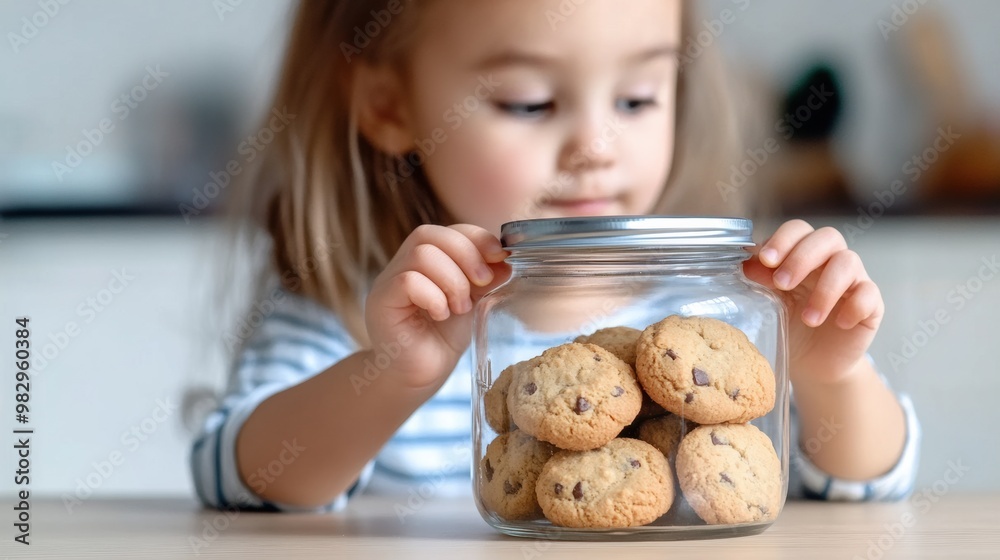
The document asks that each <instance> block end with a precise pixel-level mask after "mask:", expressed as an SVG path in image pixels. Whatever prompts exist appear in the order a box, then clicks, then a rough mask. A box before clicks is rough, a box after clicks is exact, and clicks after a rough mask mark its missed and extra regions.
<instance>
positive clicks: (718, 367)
mask: <svg viewBox="0 0 1000 560" xmlns="http://www.w3.org/2000/svg"><path fill="white" fill-rule="evenodd" d="M774 402H775V378H774V373H773V371H772V370H771V367H770V365H769V364H768V362H767V360H766V359H765V358H764V357H763V356H762V355H761V354H760V352H759V351H758V350H757V348H756V347H755V346H754V345H753V344H752V343H751V342H750V341H749V340H748V339H747V337H746V335H745V334H743V332H742V331H740V330H739V329H737V328H735V327H732V326H730V325H728V324H726V323H724V322H722V321H718V320H715V319H709V318H701V317H688V318H684V317H679V316H670V317H667V318H666V319H664V320H662V321H660V322H658V323H656V324H653V325H650V326H649V327H647V328H646V329H645V330H644V331H639V330H637V329H631V328H628V327H613V328H608V329H602V330H600V331H597V332H596V333H594V334H593V335H590V336H586V337H579V338H577V339H576V340H575V341H574V342H571V343H568V344H563V345H560V346H556V347H554V348H550V349H548V350H546V351H545V352H543V353H542V355H541V356H537V357H534V358H532V359H530V360H526V361H524V362H519V363H516V364H514V365H512V366H510V367H508V368H506V369H504V370H503V371H502V372H501V374H500V375H499V376H498V377H497V379H496V380H495V381H494V383H493V385H492V386H491V387H490V389H489V390H488V391H487V392H486V394H485V395H484V403H483V405H484V411H485V417H486V421H487V423H488V424H489V425H490V427H492V428H493V430H494V431H495V432H496V433H497V434H499V435H498V437H497V438H496V439H494V440H493V441H492V442H491V443H490V444H489V446H488V447H487V449H486V453H485V454H484V456H483V458H482V460H481V461H480V465H479V477H478V480H479V483H480V488H479V495H480V498H481V499H482V502H483V505H484V506H485V507H486V508H487V509H489V510H490V511H492V512H494V513H495V514H496V515H498V516H500V517H501V518H503V519H505V520H508V521H516V520H530V519H538V518H540V517H541V516H544V517H545V518H546V519H548V520H549V521H551V522H552V523H554V524H556V525H561V526H565V527H581V528H618V527H633V526H639V525H646V524H649V523H652V522H654V521H656V520H658V519H661V518H663V520H662V523H665V524H673V525H690V524H694V523H700V522H702V521H704V522H707V523H712V524H733V523H748V522H757V521H763V520H768V519H772V518H773V517H774V516H775V515H776V514H777V512H778V509H779V507H780V502H781V488H782V483H781V463H780V461H779V460H778V457H777V454H776V453H775V451H774V447H773V446H772V444H771V440H770V439H769V438H768V437H767V436H766V435H765V434H764V433H763V432H761V431H760V430H759V429H757V428H756V427H754V426H752V425H750V424H747V422H749V421H750V420H752V419H754V418H758V417H760V416H763V415H764V414H767V413H768V412H769V411H770V410H771V409H772V408H773V407H774Z"/></svg>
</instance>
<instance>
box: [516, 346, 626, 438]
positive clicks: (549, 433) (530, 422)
mask: <svg viewBox="0 0 1000 560" xmlns="http://www.w3.org/2000/svg"><path fill="white" fill-rule="evenodd" d="M641 402H642V390H641V389H640V388H639V384H638V382H637V381H636V380H635V375H634V373H633V371H632V368H631V367H630V366H629V365H628V364H626V363H625V362H623V361H622V360H621V359H619V358H618V357H617V356H615V355H614V354H612V353H611V352H608V351H607V350H605V349H603V348H601V347H600V346H596V345H593V344H578V343H575V342H571V343H568V344H563V345H561V346H556V347H555V348H550V349H548V350H546V351H545V352H544V353H543V354H542V355H541V356H539V358H538V362H537V364H535V365H534V367H526V368H524V369H518V368H515V369H514V370H513V377H512V379H511V383H510V387H509V389H508V391H507V408H508V410H510V415H511V418H512V419H513V421H514V423H515V424H516V425H517V426H518V427H519V428H520V429H521V430H523V431H524V432H525V433H527V434H530V435H532V436H534V437H536V438H538V439H540V440H542V441H547V442H549V443H552V444H553V445H555V446H557V447H559V448H561V449H571V450H577V451H582V450H587V449H596V448H598V447H600V446H602V445H604V444H605V443H607V442H609V441H611V440H612V439H614V438H615V436H616V435H618V433H619V432H621V430H622V428H624V427H625V426H628V425H629V424H630V423H631V422H632V421H633V420H634V419H635V416H636V414H637V413H638V412H639V406H640V404H641Z"/></svg>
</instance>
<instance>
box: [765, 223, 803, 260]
mask: <svg viewBox="0 0 1000 560" xmlns="http://www.w3.org/2000/svg"><path fill="white" fill-rule="evenodd" d="M812 232H813V227H812V226H811V225H809V224H808V223H806V222H805V221H803V220H790V221H787V222H785V223H783V224H781V226H780V227H779V228H778V230H777V231H775V232H774V235H772V236H771V237H770V238H769V239H768V240H767V241H765V242H764V244H763V245H762V246H761V247H760V251H759V252H758V253H757V255H758V257H759V258H760V262H761V263H763V264H764V266H767V267H770V268H775V267H777V266H778V265H779V264H781V263H782V261H784V260H785V257H787V256H788V253H790V252H791V250H792V248H793V247H795V246H796V245H798V244H799V242H800V241H802V240H803V239H804V238H805V237H806V236H807V235H809V234H810V233H812Z"/></svg>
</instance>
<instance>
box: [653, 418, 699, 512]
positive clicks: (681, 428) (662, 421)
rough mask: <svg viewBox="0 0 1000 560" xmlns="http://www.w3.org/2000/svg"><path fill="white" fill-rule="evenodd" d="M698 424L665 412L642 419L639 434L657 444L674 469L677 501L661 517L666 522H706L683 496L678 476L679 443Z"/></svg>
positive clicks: (657, 447)
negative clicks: (663, 414)
mask: <svg viewBox="0 0 1000 560" xmlns="http://www.w3.org/2000/svg"><path fill="white" fill-rule="evenodd" d="M697 427H698V424H695V423H694V422H692V421H690V420H684V419H683V418H681V417H680V416H677V415H676V414H669V413H668V414H666V415H665V416H659V417H656V418H650V419H648V420H645V421H643V422H641V423H639V428H638V438H639V439H641V440H642V441H645V442H646V443H648V444H650V445H652V446H653V447H655V448H656V449H657V450H658V451H659V452H660V453H663V455H664V457H666V458H667V463H669V464H670V468H671V470H673V471H674V475H675V476H674V477H673V482H674V493H675V495H676V496H677V497H676V498H674V505H673V506H671V507H670V511H668V512H667V514H666V515H665V516H664V518H663V519H662V520H661V521H662V522H663V523H664V524H667V525H699V524H703V523H704V522H703V521H702V520H701V518H700V517H698V515H697V514H695V512H694V510H692V509H691V506H690V504H688V503H687V500H685V499H684V495H683V494H682V493H681V489H680V483H679V482H678V480H677V476H676V473H677V470H676V467H675V465H676V460H677V448H678V447H680V444H681V440H682V439H683V438H684V436H685V435H687V433H688V432H690V431H691V430H693V429H695V428H697Z"/></svg>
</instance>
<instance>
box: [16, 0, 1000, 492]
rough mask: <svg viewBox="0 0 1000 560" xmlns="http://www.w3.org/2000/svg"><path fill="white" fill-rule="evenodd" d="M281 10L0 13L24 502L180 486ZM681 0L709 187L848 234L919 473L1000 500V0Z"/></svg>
mask: <svg viewBox="0 0 1000 560" xmlns="http://www.w3.org/2000/svg"><path fill="white" fill-rule="evenodd" d="M293 5H294V3H293V2H291V1H289V0H274V1H260V0H258V1H256V2H252V1H248V0H243V1H236V0H215V1H211V2H210V1H205V0H175V1H173V2H169V3H168V2H160V3H148V2H142V3H135V2H126V1H125V0H98V1H93V2H87V3H83V2H70V3H67V4H66V5H63V4H62V3H60V2H58V1H51V2H41V1H40V2H35V1H23V2H4V3H2V4H0V31H2V32H3V35H4V37H5V43H6V44H5V45H3V46H2V47H0V298H2V299H0V306H2V309H0V311H2V314H0V320H2V321H8V322H12V321H13V318H15V317H19V316H24V315H27V316H30V317H31V328H32V337H33V341H34V343H35V345H36V362H35V363H34V369H35V371H34V374H33V384H32V397H31V398H32V401H31V402H32V423H33V424H34V425H35V427H36V433H37V436H36V442H37V443H36V447H35V449H33V454H34V456H35V460H34V461H33V463H32V466H33V468H34V469H35V470H36V473H35V475H36V476H35V477H34V478H33V481H32V488H33V491H37V492H39V493H46V494H51V495H56V496H68V495H74V496H76V497H78V498H79V497H81V496H91V495H121V494H140V493H141V494H183V495H192V492H193V491H192V489H191V488H192V487H191V484H190V481H189V478H188V476H189V475H188V470H187V456H188V455H187V453H188V442H189V441H190V439H191V437H192V433H191V430H192V428H193V427H192V426H191V425H189V424H186V423H185V421H184V418H183V417H182V416H183V415H182V414H181V413H180V408H179V406H180V402H181V395H182V393H183V392H184V391H185V390H186V389H188V388H191V387H199V386H207V387H215V388H221V387H222V386H223V383H224V380H225V352H224V347H223V344H222V343H221V339H222V337H223V336H224V335H225V334H226V333H227V332H229V331H231V329H233V328H234V326H233V325H234V323H235V318H234V317H227V316H220V315H219V314H217V313H215V312H214V302H215V301H216V299H217V297H218V296H219V293H220V291H221V292H224V293H227V294H229V295H232V294H230V293H229V292H232V291H236V292H239V290H241V289H242V288H243V286H241V285H239V284H237V283H232V282H230V280H231V279H230V278H227V277H225V276H223V273H222V272H221V270H222V269H221V268H220V267H219V266H217V265H218V263H219V262H221V261H222V260H223V255H224V254H225V253H224V249H222V248H221V247H224V237H225V236H224V234H223V229H224V228H223V225H222V223H221V219H220V217H219V213H218V211H217V209H218V208H219V206H220V205H221V203H222V202H223V201H224V200H225V195H226V188H227V186H229V184H230V182H231V181H232V180H233V179H234V178H235V176H236V175H238V173H233V172H232V171H231V170H230V171H227V167H229V164H230V163H231V162H233V161H235V162H236V163H237V168H239V169H240V170H242V169H243V168H244V167H245V164H246V163H248V162H249V161H250V159H252V157H253V155H254V154H256V153H259V151H261V150H263V149H266V145H267V143H268V141H269V140H268V138H267V136H266V135H264V134H262V133H261V129H260V128H259V124H258V123H259V122H260V119H261V117H262V116H263V115H264V114H265V113H267V112H268V111H269V110H270V109H271V108H270V107H269V105H268V100H269V96H270V93H271V89H272V87H273V85H274V83H275V75H276V72H277V69H278V62H279V59H280V55H281V50H282V48H283V45H284V38H285V32H286V29H287V27H288V25H289V19H290V10H291V8H292V7H293ZM699 6H700V8H701V10H702V14H701V16H700V17H699V18H698V19H699V24H698V26H697V29H696V31H697V33H696V36H695V38H694V40H693V42H691V43H689V44H687V45H683V46H682V47H683V50H684V51H685V52H687V53H689V54H690V55H691V56H697V53H698V52H699V49H704V48H715V47H718V48H721V50H722V51H723V52H724V54H725V55H726V58H727V59H728V63H729V65H730V69H731V78H732V79H731V86H730V87H731V88H732V94H733V98H734V99H736V100H737V101H738V102H739V104H740V108H741V109H742V112H743V115H744V119H745V120H746V127H745V130H746V132H745V138H744V142H745V145H746V150H747V151H746V152H745V154H746V155H745V157H744V158H743V159H742V160H741V161H740V162H738V163H736V164H735V165H734V166H733V167H732V168H731V169H730V170H728V171H727V172H726V173H724V175H725V176H726V180H724V181H720V182H719V184H717V185H715V187H716V188H717V189H719V190H720V192H723V191H725V190H726V189H739V188H740V187H741V185H742V184H743V183H744V182H746V181H751V180H752V181H753V182H754V183H757V184H759V185H766V186H767V188H768V190H769V192H770V194H771V195H773V197H772V198H773V200H775V201H776V204H775V213H776V216H775V218H776V219H783V218H784V217H787V216H797V217H798V216H802V217H807V218H808V219H810V221H811V222H813V223H814V224H816V225H817V226H818V225H832V226H834V227H837V228H838V229H840V230H841V231H842V232H843V233H844V234H845V236H846V237H847V239H848V242H849V244H850V246H851V247H852V248H853V249H855V250H856V251H858V252H859V253H860V254H861V255H862V257H863V259H864V261H865V263H866V266H867V267H868V269H869V272H870V274H871V275H872V277H873V278H874V279H875V280H876V281H877V282H878V284H879V286H880V287H881V289H882V291H883V294H884V296H885V298H886V302H887V307H888V314H887V319H886V322H885V324H884V326H883V328H882V330H881V332H880V335H879V337H878V339H877V341H876V343H875V346H874V348H873V349H872V355H873V357H874V358H875V360H876V361H877V363H878V364H879V366H880V367H881V369H882V370H883V371H884V372H885V373H886V375H887V377H889V379H890V380H891V381H892V382H893V384H894V385H896V386H898V387H900V388H902V389H904V390H906V391H908V392H909V393H911V394H912V396H913V398H914V401H915V403H916V406H917V409H918V411H919V412H920V414H921V418H922V422H923V426H924V434H925V435H924V440H925V441H924V451H923V457H922V463H921V471H920V479H919V482H918V488H920V487H921V485H922V486H927V485H930V484H932V483H933V482H935V481H938V480H939V479H940V478H941V477H942V476H943V474H944V472H945V471H946V469H947V465H948V462H949V461H962V462H963V463H964V464H967V465H969V467H970V470H969V472H968V474H967V475H965V476H964V477H963V478H962V480H960V481H959V483H958V484H957V485H956V488H960V489H964V490H977V489H986V488H990V489H994V490H996V489H1000V482H998V481H997V479H996V478H995V476H993V475H994V474H995V472H996V468H997V466H998V465H1000V450H998V448H997V447H996V446H995V445H983V441H981V436H980V434H981V431H982V430H983V429H984V428H983V427H984V426H988V425H990V424H991V423H993V422H996V421H998V420H1000V415H998V413H997V409H996V406H995V405H994V404H993V402H992V401H993V399H994V395H996V394H997V393H1000V375H997V374H1000V366H998V365H997V364H998V360H997V358H996V353H995V352H993V351H992V350H993V349H992V348H991V343H995V342H994V339H995V338H996V337H995V335H994V334H993V333H995V332H996V317H997V316H998V312H1000V262H998V259H1000V221H998V217H1000V72H998V71H997V69H998V68H1000V41H997V39H996V26H997V23H998V22H1000V3H997V2H994V1H992V0H963V1H961V2H943V1H934V0H905V1H903V0H897V1H889V0H876V1H873V0H841V1H839V2H825V1H822V0H805V1H798V2H787V1H785V0H709V1H704V2H700V3H699ZM768 227H769V226H767V225H762V229H765V230H766V229H767V228H768ZM10 327H11V325H8V328H6V329H5V332H7V333H12V332H13V329H12V328H10ZM3 337H4V340H7V341H8V342H10V341H12V340H13V338H12V334H5V335H3ZM4 347H5V348H12V347H13V345H12V342H11V343H10V344H5V346H4ZM8 379H9V378H8ZM11 385H12V384H10V383H8V384H7V385H6V386H5V387H4V388H3V392H4V394H5V395H7V394H8V393H7V391H10V390H11ZM8 400H9V397H6V396H5V397H4V401H5V402H7V401H8ZM3 421H4V422H13V421H12V420H8V419H6V418H5V419H4V420H3ZM970 427H971V428H970ZM991 441H992V440H991ZM4 447H5V449H6V451H4V454H9V453H10V449H11V447H10V446H9V445H5V446H4ZM115 453H118V454H119V456H120V457H122V460H121V461H120V462H118V464H115V465H111V466H110V468H108V467H106V465H108V464H109V457H111V456H112V455H113V454H115ZM12 457H13V456H12V455H11V457H10V458H9V459H7V460H12ZM11 483H12V481H11V480H10V479H5V481H4V482H3V483H2V485H0V492H4V493H6V492H9V491H11V490H12V489H13V486H12V484H11Z"/></svg>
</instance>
